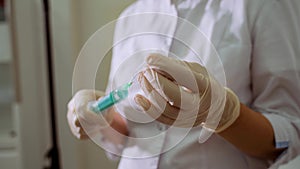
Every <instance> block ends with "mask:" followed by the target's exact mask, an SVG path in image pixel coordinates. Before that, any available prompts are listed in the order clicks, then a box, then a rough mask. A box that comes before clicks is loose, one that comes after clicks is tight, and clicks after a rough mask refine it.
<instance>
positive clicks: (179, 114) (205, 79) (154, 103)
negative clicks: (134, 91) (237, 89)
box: [135, 54, 240, 132]
mask: <svg viewBox="0 0 300 169" xmlns="http://www.w3.org/2000/svg"><path fill="white" fill-rule="evenodd" d="M146 62H147V64H148V67H149V68H148V69H146V70H145V71H143V72H141V73H140V75H139V84H140V87H141V89H142V90H143V91H144V93H145V94H144V95H136V96H135V101H136V103H137V104H138V105H139V106H140V107H142V109H143V110H144V112H145V113H147V114H149V115H150V116H151V117H153V118H155V119H156V120H158V121H160V122H161V123H164V124H167V125H174V126H176V127H184V128H186V127H195V126H199V125H202V126H203V127H205V128H208V129H211V130H214V131H215V132H221V131H223V130H225V129H226V128H228V127H229V126H230V125H231V124H233V122H234V121H235V120H236V119H237V118H238V116H239V113H240V103H239V100H238V97H237V96H236V95H235V94H234V93H233V92H232V91H231V90H230V89H228V88H224V87H223V86H221V85H220V84H219V83H218V82H217V81H216V80H215V79H214V78H212V76H210V75H209V73H208V72H207V70H206V69H205V68H204V67H203V66H201V65H199V64H198V63H191V62H185V61H181V60H177V59H173V58H169V57H165V56H161V55H159V54H152V55H150V56H149V57H147V60H146Z"/></svg>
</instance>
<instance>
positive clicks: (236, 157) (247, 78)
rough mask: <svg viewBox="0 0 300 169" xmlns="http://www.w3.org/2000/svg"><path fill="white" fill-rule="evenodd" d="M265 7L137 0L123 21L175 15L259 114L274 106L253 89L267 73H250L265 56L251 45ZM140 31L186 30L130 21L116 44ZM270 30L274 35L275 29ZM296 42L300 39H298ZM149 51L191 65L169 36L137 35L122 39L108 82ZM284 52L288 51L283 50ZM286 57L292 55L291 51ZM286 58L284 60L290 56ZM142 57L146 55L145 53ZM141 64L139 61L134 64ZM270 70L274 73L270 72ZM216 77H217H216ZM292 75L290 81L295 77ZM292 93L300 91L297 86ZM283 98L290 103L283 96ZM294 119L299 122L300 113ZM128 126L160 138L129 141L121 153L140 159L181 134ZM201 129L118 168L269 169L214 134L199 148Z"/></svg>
mask: <svg viewBox="0 0 300 169" xmlns="http://www.w3.org/2000/svg"><path fill="white" fill-rule="evenodd" d="M265 6H266V7H265ZM265 8H268V6H267V5H266V2H265V1H261V0H252V1H250V0H223V1H222V0H177V1H176V0H174V1H170V0H140V1H137V2H136V3H135V4H133V5H132V6H131V7H129V8H128V9H127V10H126V11H125V12H124V13H123V14H122V16H121V17H124V16H129V15H134V14H139V13H144V12H146V13H153V12H154V13H162V14H167V15H170V16H176V17H177V16H178V17H181V18H184V19H186V20H187V21H189V22H191V23H192V24H194V25H195V26H196V27H197V28H199V30H201V31H202V32H203V33H204V34H205V36H206V37H207V38H208V39H209V40H211V42H212V43H213V44H214V46H215V48H216V50H217V51H218V53H219V55H220V58H221V61H222V64H223V67H224V70H225V74H226V82H227V86H228V87H229V88H231V89H232V90H233V91H234V92H235V93H236V94H237V95H238V97H239V99H240V101H241V102H242V103H244V104H246V105H249V106H251V107H253V108H257V110H273V109H274V106H272V104H269V102H268V101H264V99H265V97H266V96H264V95H263V94H264V93H265V95H268V94H270V91H265V90H264V89H260V87H257V86H255V84H253V83H254V82H253V81H254V80H256V81H258V79H259V78H261V77H266V78H267V76H268V74H266V75H267V76H261V77H260V76H259V75H260V72H259V71H261V72H264V71H265V72H266V70H264V69H263V68H261V67H259V66H258V67H257V70H255V71H253V70H252V69H253V68H255V66H256V64H258V65H259V63H261V62H260V61H259V60H257V58H255V56H253V55H255V54H258V55H263V53H262V52H260V50H261V49H260V48H259V47H256V45H255V44H254V43H256V40H255V39H253V38H256V37H255V35H254V34H256V33H260V31H261V30H260V29H259V28H257V26H256V24H257V22H260V21H261V20H263V19H264V18H262V19H260V17H259V15H264V14H265V12H264V10H265ZM143 26H145V27H147V26H148V27H151V28H153V29H159V30H160V31H161V32H162V33H163V34H165V35H168V36H171V37H172V36H175V35H176V34H177V33H182V32H184V31H180V30H182V29H183V28H184V25H181V24H178V23H177V22H176V20H170V21H168V22H166V21H165V20H160V19H159V18H155V17H154V18H151V17H150V18H149V19H147V20H140V19H128V20H126V22H125V21H120V22H119V23H118V24H117V27H116V38H115V41H119V40H120V39H122V38H120V37H121V36H125V35H124V34H126V33H124V32H126V31H128V32H130V31H132V30H136V29H137V28H136V27H143ZM129 30H130V31H129ZM150 30H151V29H150ZM256 31H257V32H256ZM270 31H277V29H274V30H270ZM133 32H134V31H133ZM185 33H186V34H185V36H186V37H187V39H193V37H194V36H193V32H185ZM128 34H131V33H128ZM270 34H271V33H270ZM119 38H120V39H119ZM299 39H300V38H298V39H297V40H299ZM262 40H263V39H262ZM195 43H197V42H195ZM262 43H263V42H262ZM295 45H297V44H295ZM298 45H299V41H298ZM150 48H151V49H154V50H161V51H166V52H172V53H174V54H175V55H177V56H182V59H186V60H193V59H190V58H193V57H194V56H193V55H194V54H193V52H191V51H190V50H189V49H188V48H186V47H184V46H183V45H182V44H180V43H178V41H174V40H173V39H172V38H169V37H167V36H160V35H155V34H141V35H136V36H133V37H130V38H127V39H125V40H124V39H123V40H122V41H121V42H118V44H117V45H116V46H115V47H114V49H113V59H112V66H111V75H110V81H112V78H113V77H114V73H115V72H116V71H117V69H118V67H119V65H121V64H122V62H123V61H124V60H125V59H126V57H128V56H132V55H134V54H135V53H136V52H141V51H143V50H148V49H150ZM282 50H287V49H286V47H285V46H283V47H282ZM298 52H299V51H298ZM289 53H291V52H290V51H289ZM289 53H287V54H286V55H289ZM143 54H145V55H146V54H147V51H145V52H144V53H143ZM266 54H267V55H269V54H270V53H267V52H266ZM143 57H145V56H143ZM291 57H293V56H291ZM264 59H265V58H264ZM276 59H278V58H275V64H276V63H281V62H282V61H283V59H281V60H279V59H280V58H279V59H278V60H277V61H276ZM298 59H299V58H298ZM141 60H142V59H141ZM141 60H137V62H139V61H141ZM288 60H289V59H288ZM298 61H299V60H298ZM262 62H264V60H262ZM268 63H269V62H264V64H266V65H264V67H267V68H272V67H273V65H274V63H273V65H268ZM290 63H292V62H289V61H285V62H283V64H282V65H281V68H282V69H285V70H287V71H288V70H289V68H288V66H290V65H289V64H290ZM253 64H255V65H253ZM296 68H298V70H299V65H298V66H297V65H296ZM122 71H124V72H126V69H123V70H122ZM269 71H270V72H272V71H273V69H272V70H269ZM274 71H277V68H274ZM277 72H278V71H277ZM298 73H299V72H298ZM256 75H257V77H256ZM215 76H217V77H218V75H215ZM270 76H271V75H270ZM279 76H280V74H279ZM295 76H297V75H295ZM295 76H293V77H290V78H295ZM259 83H262V85H264V84H265V83H267V82H261V81H260V82H259ZM296 84H297V82H295V84H292V85H291V87H293V85H294V86H296ZM117 85H118V84H117ZM258 85H260V84H258ZM262 87H263V86H262ZM296 90H297V91H300V89H299V87H298V89H296ZM256 92H257V93H256ZM282 96H283V97H284V96H285V95H284V94H283V95H282ZM257 99H259V100H257ZM270 99H272V98H270ZM287 99H289V98H288V97H287ZM295 102H296V103H295V104H293V103H292V102H290V103H291V104H292V105H288V106H290V108H289V110H293V109H296V110H297V109H298V110H299V100H298V101H295ZM265 103H266V104H265ZM268 106H270V107H268ZM269 108H270V109H269ZM282 110H284V109H282ZM280 111H281V110H280ZM270 112H272V111H270ZM120 113H122V112H120ZM288 113H290V115H293V114H296V112H293V111H292V112H288ZM298 113H299V112H298ZM297 116H298V117H299V114H298V115H297ZM274 123H275V122H274ZM298 125H299V124H298ZM128 126H129V131H130V135H131V136H132V137H136V138H143V137H145V135H148V136H149V135H156V134H157V133H162V134H161V136H160V137H159V139H156V140H155V142H152V143H149V145H138V144H137V145H135V144H134V142H130V143H128V144H131V146H130V147H129V148H125V149H124V152H125V154H131V153H132V154H141V156H142V155H143V154H147V151H148V149H147V148H145V147H148V148H149V147H150V148H151V149H152V150H154V151H162V150H163V149H164V146H166V145H171V144H172V141H173V140H176V137H177V135H180V132H181V130H176V129H174V130H168V131H167V132H163V131H166V130H167V129H168V127H167V126H165V125H162V124H160V123H158V122H150V123H147V124H138V123H135V122H132V121H130V120H128ZM199 130H200V129H199V128H195V129H192V130H191V131H190V132H189V134H188V135H187V136H186V137H185V138H184V139H183V140H182V141H181V142H180V143H179V144H177V145H176V146H175V147H173V148H172V149H171V150H169V151H167V152H165V153H163V154H160V155H156V156H153V157H149V158H142V159H132V158H126V157H122V159H121V161H120V164H119V168H120V169H140V168H143V169H155V168H160V169H166V168H172V169H198V168H201V169H219V168H222V169H237V168H240V169H264V168H268V165H269V164H268V162H267V161H263V160H259V159H256V158H253V157H250V156H248V155H246V154H244V153H243V152H241V151H239V150H238V149H237V148H235V147H234V146H233V145H231V144H230V143H228V142H226V141H225V140H223V139H222V138H221V137H219V136H218V135H213V136H212V137H210V138H209V140H208V141H206V142H205V143H203V144H200V143H198V137H199ZM145 133H146V134H145Z"/></svg>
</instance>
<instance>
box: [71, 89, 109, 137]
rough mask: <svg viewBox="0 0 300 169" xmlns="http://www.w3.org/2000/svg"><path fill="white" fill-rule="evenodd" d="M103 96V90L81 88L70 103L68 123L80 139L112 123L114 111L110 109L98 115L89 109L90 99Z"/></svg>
mask: <svg viewBox="0 0 300 169" xmlns="http://www.w3.org/2000/svg"><path fill="white" fill-rule="evenodd" d="M102 96H104V93H103V92H101V91H95V90H80V91H78V92H77V93H76V94H75V95H74V97H73V98H72V99H71V100H70V102H69V103H68V114H67V118H68V123H69V126H70V129H71V131H72V133H73V135H74V136H75V137H77V138H78V139H87V138H89V137H90V136H92V135H93V134H96V133H99V132H100V130H101V129H103V128H105V127H107V126H108V125H109V124H110V123H111V121H112V118H113V113H111V112H109V110H107V112H104V113H101V115H97V114H95V113H94V112H91V111H89V109H88V106H87V105H88V103H89V102H90V101H94V100H98V99H99V98H101V97H102Z"/></svg>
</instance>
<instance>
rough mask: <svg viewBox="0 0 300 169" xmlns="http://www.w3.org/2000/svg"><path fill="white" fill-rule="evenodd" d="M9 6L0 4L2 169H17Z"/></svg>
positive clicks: (0, 144)
mask: <svg viewBox="0 0 300 169" xmlns="http://www.w3.org/2000/svg"><path fill="white" fill-rule="evenodd" d="M8 7H9V4H8V3H7V2H4V1H3V0H2V1H1V2H0V16H1V17H0V79H1V80H0V164H1V168H4V169H5V168H9V169H17V168H19V167H18V162H17V161H19V152H18V146H17V143H18V141H17V140H18V135H17V128H16V121H17V112H16V109H15V106H16V104H15V90H14V89H15V85H14V67H13V65H14V60H13V56H12V47H11V46H12V41H11V32H10V30H11V29H10V26H11V25H10V24H9V21H8V17H7V16H6V14H7V13H8V9H9V8H8Z"/></svg>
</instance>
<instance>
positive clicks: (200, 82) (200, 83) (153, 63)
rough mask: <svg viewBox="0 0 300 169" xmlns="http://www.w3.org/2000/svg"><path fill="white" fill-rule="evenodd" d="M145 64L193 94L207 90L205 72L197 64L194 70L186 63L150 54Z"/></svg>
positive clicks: (192, 66)
mask: <svg viewBox="0 0 300 169" xmlns="http://www.w3.org/2000/svg"><path fill="white" fill-rule="evenodd" d="M146 62H147V64H148V65H149V66H150V67H151V68H155V69H158V70H161V71H164V72H166V73H167V74H169V75H170V76H172V78H173V79H175V80H176V82H177V83H178V84H179V85H181V86H184V87H186V88H188V89H190V90H192V91H193V92H194V93H198V92H200V93H201V92H202V91H204V90H205V89H206V88H207V84H208V80H207V78H206V77H205V75H206V74H207V71H206V69H205V68H204V67H203V66H201V65H199V64H197V66H196V67H198V68H194V67H195V65H194V64H193V65H191V64H189V63H187V62H184V61H181V60H178V59H173V58H170V57H165V56H162V55H160V54H151V55H150V56H148V57H147V59H146ZM194 69H195V70H194Z"/></svg>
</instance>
